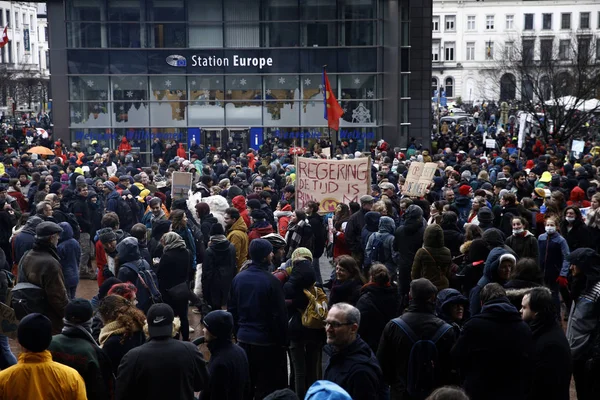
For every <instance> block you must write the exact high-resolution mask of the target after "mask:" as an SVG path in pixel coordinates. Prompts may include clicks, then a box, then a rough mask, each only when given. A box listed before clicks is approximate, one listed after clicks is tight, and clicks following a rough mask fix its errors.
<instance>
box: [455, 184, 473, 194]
mask: <svg viewBox="0 0 600 400" xmlns="http://www.w3.org/2000/svg"><path fill="white" fill-rule="evenodd" d="M470 191H471V186H469V185H462V186H461V187H459V188H458V194H460V195H461V196H468V195H469V192H470Z"/></svg>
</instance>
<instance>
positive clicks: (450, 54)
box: [444, 42, 454, 61]
mask: <svg viewBox="0 0 600 400" xmlns="http://www.w3.org/2000/svg"><path fill="white" fill-rule="evenodd" d="M444 51H445V53H444V55H445V56H446V57H445V58H444V60H445V61H454V42H446V43H444Z"/></svg>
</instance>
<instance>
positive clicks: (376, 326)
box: [356, 283, 398, 353]
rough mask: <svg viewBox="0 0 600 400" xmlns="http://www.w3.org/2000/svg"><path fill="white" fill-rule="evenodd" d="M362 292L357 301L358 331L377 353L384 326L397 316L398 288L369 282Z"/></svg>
mask: <svg viewBox="0 0 600 400" xmlns="http://www.w3.org/2000/svg"><path fill="white" fill-rule="evenodd" d="M360 293H361V295H360V298H359V299H358V302H357V303H356V308H358V311H360V326H359V327H358V333H359V334H360V337H361V338H362V339H363V340H364V341H365V342H367V344H368V345H369V347H370V348H371V350H373V353H376V352H377V347H379V339H380V338H381V333H382V332H383V328H385V325H386V324H387V323H388V322H389V321H390V320H391V319H392V318H394V317H396V316H397V310H398V288H397V287H395V286H379V285H377V284H375V283H369V284H367V285H365V286H363V287H362V289H361V291H360Z"/></svg>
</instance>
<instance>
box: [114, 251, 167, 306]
mask: <svg viewBox="0 0 600 400" xmlns="http://www.w3.org/2000/svg"><path fill="white" fill-rule="evenodd" d="M121 268H129V269H130V270H132V271H133V272H135V273H136V275H137V279H136V280H135V282H133V284H134V285H135V287H136V289H137V300H138V304H137V308H139V309H140V310H142V311H143V312H144V314H146V313H147V312H148V310H149V309H150V307H151V306H152V304H157V303H162V302H163V300H162V296H161V294H160V291H159V290H158V278H157V277H156V273H155V272H154V271H153V270H152V269H146V267H145V266H144V263H143V262H142V260H138V261H132V262H129V263H125V264H123V265H121Z"/></svg>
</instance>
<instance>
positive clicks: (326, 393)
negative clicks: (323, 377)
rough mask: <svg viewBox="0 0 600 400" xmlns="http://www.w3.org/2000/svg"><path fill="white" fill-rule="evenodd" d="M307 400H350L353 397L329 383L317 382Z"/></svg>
mask: <svg viewBox="0 0 600 400" xmlns="http://www.w3.org/2000/svg"><path fill="white" fill-rule="evenodd" d="M304 399H305V400H350V399H352V397H350V395H349V394H348V392H346V391H345V390H344V389H342V388H341V387H340V386H338V385H337V384H335V383H333V382H329V381H316V382H315V383H313V385H312V386H311V387H310V388H309V389H308V392H306V397H305V398H304Z"/></svg>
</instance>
